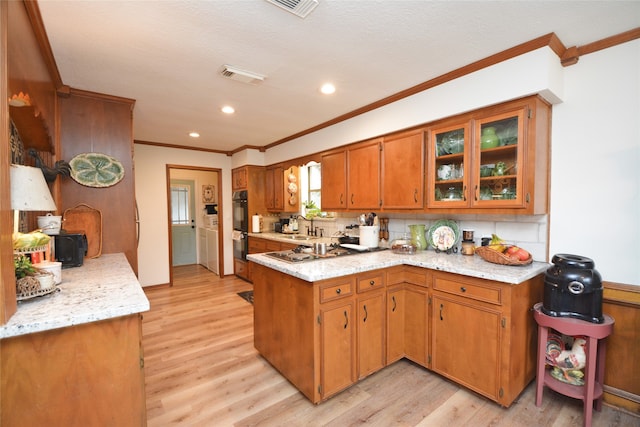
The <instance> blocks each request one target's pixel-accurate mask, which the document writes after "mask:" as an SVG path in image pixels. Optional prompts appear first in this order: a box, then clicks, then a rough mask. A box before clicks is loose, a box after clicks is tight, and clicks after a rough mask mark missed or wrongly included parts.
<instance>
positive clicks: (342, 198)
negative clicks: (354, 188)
mask: <svg viewBox="0 0 640 427" xmlns="http://www.w3.org/2000/svg"><path fill="white" fill-rule="evenodd" d="M343 201H344V194H343V193H340V205H342V203H343Z"/></svg>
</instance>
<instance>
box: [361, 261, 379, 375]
mask: <svg viewBox="0 0 640 427" xmlns="http://www.w3.org/2000/svg"><path fill="white" fill-rule="evenodd" d="M356 289H357V298H356V300H357V307H358V313H357V318H356V320H357V334H358V379H361V378H364V377H366V376H367V375H369V374H372V373H374V372H376V371H379V370H380V369H382V368H383V367H384V366H385V364H386V363H385V360H386V342H385V317H386V316H385V315H386V307H385V289H384V273H382V272H381V271H379V270H378V271H372V272H368V273H363V274H360V275H358V276H357V278H356Z"/></svg>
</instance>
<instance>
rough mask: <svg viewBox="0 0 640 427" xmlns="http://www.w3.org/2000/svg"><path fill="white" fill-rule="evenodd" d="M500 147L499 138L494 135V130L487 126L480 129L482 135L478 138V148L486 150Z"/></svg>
mask: <svg viewBox="0 0 640 427" xmlns="http://www.w3.org/2000/svg"><path fill="white" fill-rule="evenodd" d="M498 145H500V138H498V135H496V128H494V127H493V126H488V127H486V128H482V135H481V136H480V148H481V149H483V150H485V149H487V148H495V147H497V146H498Z"/></svg>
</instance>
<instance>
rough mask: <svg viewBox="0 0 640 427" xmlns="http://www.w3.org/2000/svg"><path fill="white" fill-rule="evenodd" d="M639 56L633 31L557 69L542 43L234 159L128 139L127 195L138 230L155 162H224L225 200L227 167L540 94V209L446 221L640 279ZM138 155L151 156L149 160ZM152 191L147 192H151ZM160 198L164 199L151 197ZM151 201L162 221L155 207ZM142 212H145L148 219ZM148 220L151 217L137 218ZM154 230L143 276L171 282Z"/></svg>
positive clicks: (148, 203) (628, 279)
mask: <svg viewBox="0 0 640 427" xmlns="http://www.w3.org/2000/svg"><path fill="white" fill-rule="evenodd" d="M639 56H640V41H638V40H636V41H633V42H629V43H626V44H625V45H622V46H617V47H614V48H611V49H607V50H606V51H602V52H597V53H593V54H591V55H588V56H585V57H583V58H581V59H580V61H579V62H578V64H577V65H573V66H571V67H567V68H564V67H562V66H561V65H560V61H559V59H558V57H557V56H556V55H555V54H554V53H553V52H552V51H551V50H550V49H549V48H547V47H544V48H541V49H538V50H536V51H533V52H529V53H527V54H525V55H522V56H520V57H517V58H513V59H510V60H508V61H505V62H503V63H500V64H496V65H493V66H492V67H489V68H487V69H484V70H481V71H478V72H476V73H473V74H471V75H468V76H464V77H462V78H460V79H457V80H455V81H451V82H448V83H446V84H443V85H441V86H438V87H435V88H433V89H431V90H428V91H425V92H422V93H419V94H416V95H413V96H411V97H409V98H406V99H403V100H400V101H398V102H395V103H393V104H390V105H387V106H384V107H382V108H380V109H378V110H375V111H371V112H368V113H365V114H362V115H360V116H358V117H354V118H352V119H350V120H347V121H345V122H342V123H338V124H336V125H334V126H331V127H329V128H326V129H322V130H320V131H318V132H315V133H313V134H310V135H305V136H303V137H301V138H298V139H296V140H293V141H290V142H288V143H286V144H281V145H279V146H277V147H274V148H273V149H271V150H268V151H267V152H266V153H259V152H257V151H255V150H245V151H244V152H241V153H237V154H236V155H234V156H233V161H232V162H231V161H230V160H228V158H225V157H224V156H221V155H219V156H218V155H211V156H212V157H211V160H210V164H207V165H203V161H209V159H208V157H207V156H205V155H203V153H200V152H195V151H194V152H191V153H189V152H187V150H177V149H165V148H159V147H151V146H138V145H136V150H135V154H136V159H135V160H136V192H137V195H138V203H139V206H140V207H141V227H142V229H143V237H144V230H145V229H148V228H151V229H153V228H154V227H156V226H157V224H158V223H160V224H162V227H164V228H166V225H165V224H166V190H165V189H164V163H179V164H193V165H202V166H209V167H222V168H223V185H224V190H225V192H226V193H225V197H224V203H225V204H226V205H230V197H231V183H230V168H231V167H236V166H240V165H243V164H261V163H259V162H260V161H261V160H262V161H263V163H262V164H272V163H276V162H279V161H283V160H287V159H291V158H295V157H300V156H303V155H306V154H309V153H315V152H319V151H322V150H325V149H328V148H333V147H336V146H340V145H344V144H347V143H351V142H355V141H358V140H363V139H367V138H370V137H373V136H378V135H381V134H384V133H388V132H392V131H396V130H400V129H404V128H407V127H410V126H414V125H418V124H421V123H426V122H429V121H432V120H436V119H439V118H442V117H447V116H451V115H454V114H457V113H462V112H465V111H470V110H474V109H477V108H481V107H483V106H486V105H491V104H496V103H500V102H504V101H508V100H511V99H515V98H520V97H523V96H526V95H530V94H535V93H539V94H541V95H543V96H544V97H545V98H546V99H547V100H548V101H549V102H551V103H553V104H554V110H553V132H552V177H551V212H550V215H549V218H547V217H546V216H543V217H539V216H538V217H516V216H511V217H507V218H493V217H491V216H482V215H477V216H460V217H458V218H455V219H458V220H460V221H461V223H462V224H463V226H474V227H477V228H478V229H479V230H481V232H482V234H484V233H486V232H490V231H491V230H495V231H496V232H497V233H498V234H499V235H501V236H503V235H504V237H505V238H507V239H509V240H514V241H522V242H530V243H531V245H532V247H533V251H532V252H533V253H534V255H535V259H537V260H539V259H545V258H546V256H547V254H546V246H547V245H548V247H549V253H550V254H551V255H553V254H554V253H576V254H579V255H584V256H588V257H591V258H593V259H594V260H595V261H596V267H597V269H598V270H599V271H600V272H601V274H602V276H603V278H604V280H608V281H614V282H620V283H627V284H634V285H639V286H640V255H639V251H638V247H639V246H638V242H639V241H640V235H639V231H638V227H639V226H638V221H639V219H640V208H639V202H638V197H639V196H638V194H639V185H638V184H639V175H638V174H639V171H638V169H639V166H638V165H640V163H639V162H638V160H640V159H639V151H638V150H639V147H640V132H639V126H640V120H639V118H640V105H638V104H639V102H640V101H639V99H640V93H639V80H640V75H639V72H638V69H639V67H640V65H639V64H640V58H639ZM183 151H184V152H183ZM146 156H150V157H152V159H150V160H147V159H146V158H145V157H146ZM189 161H190V162H191V163H187V162H189ZM163 162H164V163H163ZM214 165H215V166H214ZM222 165H225V166H222ZM605 166H606V168H605ZM158 169H162V171H159V170H158ZM606 169H611V170H612V172H611V173H612V175H613V176H612V177H603V174H604V172H603V171H604V170H606ZM160 174H162V177H161V181H158V179H159V175H160ZM147 175H148V176H147ZM149 185H150V186H153V187H155V186H160V187H161V188H160V190H155V189H154V190H152V193H153V196H151V195H149V197H146V195H145V203H144V208H145V211H147V210H148V212H145V214H144V216H143V212H142V211H143V209H142V206H143V204H142V201H141V193H142V191H143V188H144V189H146V188H147V187H146V186H149ZM145 191H146V190H145ZM160 193H161V194H160ZM151 197H153V198H154V200H153V201H152V200H149V198H151ZM157 197H161V199H159V200H156V199H155V198H157ZM160 204H162V206H163V208H162V209H163V210H162V212H160V214H162V215H164V218H157V217H156V216H154V215H156V213H155V210H157V208H158V206H159V205H160ZM226 214H228V215H225V218H224V221H225V223H226V224H230V221H231V217H230V212H226ZM149 215H150V216H153V218H148V216H149ZM158 216H160V215H158ZM147 219H151V220H152V221H153V222H152V223H151V224H149V225H146V224H145V223H144V221H145V220H147ZM431 219H433V216H428V215H416V216H410V217H409V218H408V219H407V218H404V217H401V216H398V218H397V219H396V220H395V221H394V222H393V226H394V228H393V229H392V231H397V232H400V231H402V230H401V229H403V228H404V227H405V223H408V222H414V220H423V222H427V221H429V220H431ZM164 228H163V229H164ZM227 229H230V228H229V227H227ZM547 231H549V232H550V237H549V238H548V239H547V235H546V234H547ZM164 234H166V233H164ZM161 237H162V238H164V240H165V242H164V243H163V242H162V240H161V239H160V240H158V241H157V242H149V241H145V245H144V246H143V245H142V239H141V245H140V248H139V251H138V252H139V253H138V258H139V271H140V275H141V282H142V283H143V284H156V283H165V282H166V280H164V281H162V280H160V279H159V278H161V277H166V278H167V279H168V268H169V267H168V265H166V268H165V266H159V265H158V262H157V259H156V260H154V257H155V256H161V257H164V258H161V259H166V258H167V255H166V253H168V249H167V242H166V236H161ZM229 240H230V239H229ZM226 245H230V241H229V242H228V243H226ZM525 247H526V246H525ZM541 247H545V250H541V249H540V248H541ZM162 251H164V252H165V253H164V254H163V253H162ZM225 251H226V252H225V254H226V258H225V270H227V265H229V266H230V267H229V268H230V269H229V270H228V271H232V259H231V249H230V248H229V250H227V249H226V246H225ZM151 269H153V270H156V271H149V270H151ZM157 270H162V271H161V272H158V271H157ZM165 270H166V274H165V273H164V272H165ZM156 280H157V281H156Z"/></svg>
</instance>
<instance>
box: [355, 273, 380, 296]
mask: <svg viewBox="0 0 640 427" xmlns="http://www.w3.org/2000/svg"><path fill="white" fill-rule="evenodd" d="M383 277H384V275H383V273H380V272H378V273H376V274H372V275H367V276H358V278H357V279H356V281H357V289H358V292H365V291H370V290H373V289H380V288H382V287H383V286H384V279H383Z"/></svg>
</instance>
